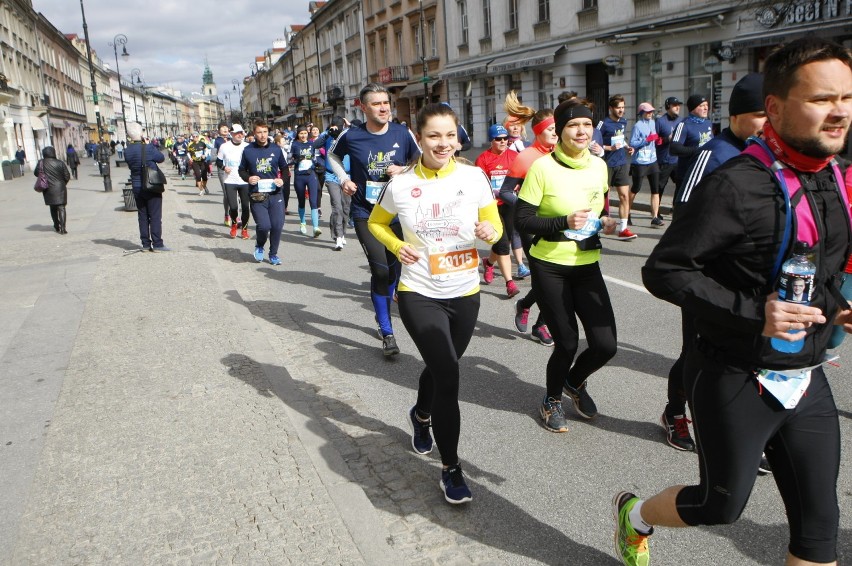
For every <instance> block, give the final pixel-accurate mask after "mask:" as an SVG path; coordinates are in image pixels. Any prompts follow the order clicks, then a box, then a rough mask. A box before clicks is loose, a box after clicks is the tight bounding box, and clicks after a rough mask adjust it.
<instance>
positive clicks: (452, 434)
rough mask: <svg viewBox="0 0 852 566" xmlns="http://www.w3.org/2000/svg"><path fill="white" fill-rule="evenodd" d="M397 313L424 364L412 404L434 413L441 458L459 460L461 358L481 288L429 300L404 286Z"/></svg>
mask: <svg viewBox="0 0 852 566" xmlns="http://www.w3.org/2000/svg"><path fill="white" fill-rule="evenodd" d="M399 316H400V318H402V323H403V324H404V325H405V329H406V330H408V334H409V335H410V336H411V339H412V340H413V341H414V344H415V345H416V346H417V350H418V351H419V352H420V355H421V356H422V357H423V362H424V363H425V364H426V368H425V369H424V370H423V372H422V373H421V374H420V383H419V385H418V387H417V404H416V405H415V407H416V408H417V412H418V413H419V414H420V415H422V416H426V415H431V416H432V429H433V430H434V431H435V443H436V444H437V445H438V450H439V451H440V452H441V463H442V464H444V465H445V466H452V465H454V464H458V462H459V455H458V445H459V431H460V429H461V416H460V414H459V359H460V358H461V357H462V355H463V354H464V351H465V350H466V349H467V346H468V344H470V339H471V337H472V336H473V329H474V327H476V319H477V316H479V293H475V294H473V295H468V296H466V297H457V298H455V299H430V298H428V297H424V296H423V295H420V294H418V293H414V292H411V291H402V292H400V293H399Z"/></svg>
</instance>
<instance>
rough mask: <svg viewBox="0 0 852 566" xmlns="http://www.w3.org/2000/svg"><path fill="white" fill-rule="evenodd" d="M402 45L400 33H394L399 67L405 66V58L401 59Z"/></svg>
mask: <svg viewBox="0 0 852 566" xmlns="http://www.w3.org/2000/svg"><path fill="white" fill-rule="evenodd" d="M402 48H403V44H402V32H401V31H398V32H396V52H397V54H398V56H399V65H400V66H402V65H405V58H404V57H403V49H402Z"/></svg>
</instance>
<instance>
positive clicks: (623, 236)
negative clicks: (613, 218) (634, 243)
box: [618, 228, 637, 240]
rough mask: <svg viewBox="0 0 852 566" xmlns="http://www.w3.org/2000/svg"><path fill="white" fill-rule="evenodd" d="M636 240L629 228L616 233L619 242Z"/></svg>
mask: <svg viewBox="0 0 852 566" xmlns="http://www.w3.org/2000/svg"><path fill="white" fill-rule="evenodd" d="M636 238H637V236H636V234H634V233H633V232H631V231H630V229H629V228H625V229H624V230H622V231H621V232H619V233H618V239H619V240H635V239H636Z"/></svg>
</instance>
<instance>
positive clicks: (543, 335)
mask: <svg viewBox="0 0 852 566" xmlns="http://www.w3.org/2000/svg"><path fill="white" fill-rule="evenodd" d="M532 337H533V340H535V341H536V342H539V343H541V345H542V346H553V337H552V336H551V335H550V331H549V330H548V329H547V325H546V324H542V325H541V326H533V329H532Z"/></svg>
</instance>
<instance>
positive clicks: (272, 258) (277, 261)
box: [269, 255, 281, 265]
mask: <svg viewBox="0 0 852 566" xmlns="http://www.w3.org/2000/svg"><path fill="white" fill-rule="evenodd" d="M269 263H271V264H272V265H281V258H280V257H278V256H277V255H271V256H269Z"/></svg>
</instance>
